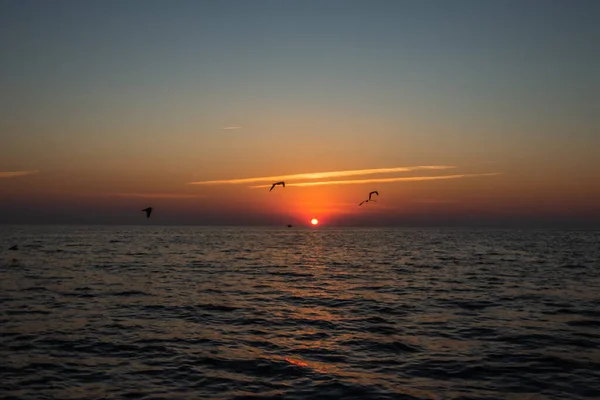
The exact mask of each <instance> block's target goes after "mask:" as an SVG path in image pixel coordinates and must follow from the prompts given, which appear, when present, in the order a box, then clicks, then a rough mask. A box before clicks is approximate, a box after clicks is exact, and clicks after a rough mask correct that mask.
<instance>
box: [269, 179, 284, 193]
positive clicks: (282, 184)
mask: <svg viewBox="0 0 600 400" xmlns="http://www.w3.org/2000/svg"><path fill="white" fill-rule="evenodd" d="M277 185H281V186H283V187H285V182H284V181H281V182H275V183H274V184H273V185H272V186H271V189H269V192H270V191H271V190H273V188H274V187H275V186H277Z"/></svg>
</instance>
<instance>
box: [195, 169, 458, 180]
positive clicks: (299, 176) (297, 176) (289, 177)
mask: <svg viewBox="0 0 600 400" xmlns="http://www.w3.org/2000/svg"><path fill="white" fill-rule="evenodd" d="M449 168H456V167H454V166H448V165H421V166H416V167H394V168H374V169H355V170H347V171H331V172H309V173H303V174H294V175H277V176H262V177H257V178H242V179H223V180H215V181H199V182H189V183H188V185H225V184H227V185H238V184H241V183H253V182H270V181H274V180H282V179H283V180H293V179H325V178H341V177H346V176H361V175H373V174H389V173H393V172H411V171H420V170H440V169H449ZM287 184H288V183H287V182H286V185H287ZM295 185H298V184H295Z"/></svg>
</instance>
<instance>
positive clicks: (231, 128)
mask: <svg viewBox="0 0 600 400" xmlns="http://www.w3.org/2000/svg"><path fill="white" fill-rule="evenodd" d="M221 129H223V130H224V131H232V130H235V129H242V127H241V126H237V125H232V126H224V127H223V128H221Z"/></svg>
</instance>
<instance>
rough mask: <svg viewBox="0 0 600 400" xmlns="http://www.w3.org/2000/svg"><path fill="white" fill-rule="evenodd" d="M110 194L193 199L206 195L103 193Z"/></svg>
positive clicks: (149, 197)
mask: <svg viewBox="0 0 600 400" xmlns="http://www.w3.org/2000/svg"><path fill="white" fill-rule="evenodd" d="M103 194H104V195H108V196H116V197H141V198H148V199H193V198H202V197H206V196H204V195H201V194H188V193H103Z"/></svg>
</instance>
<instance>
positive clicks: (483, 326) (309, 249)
mask: <svg viewBox="0 0 600 400" xmlns="http://www.w3.org/2000/svg"><path fill="white" fill-rule="evenodd" d="M13 245H17V246H18V249H16V250H9V248H10V247H11V246H13ZM0 398H2V399H36V400H37V399H238V400H239V399H291V400H293V399H361V400H362V399H364V400H366V399H519V400H525V399H530V400H533V399H561V400H564V399H599V398H600V231H561V230H486V229H476V230H475V229H449V228H448V229H433V228H428V229H416V228H415V229H412V228H411V229H409V228H324V227H319V228H316V229H311V228H295V227H294V228H287V227H282V228H279V227H248V228H247V227H193V226H187V227H175V226H25V225H23V226H0Z"/></svg>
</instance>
